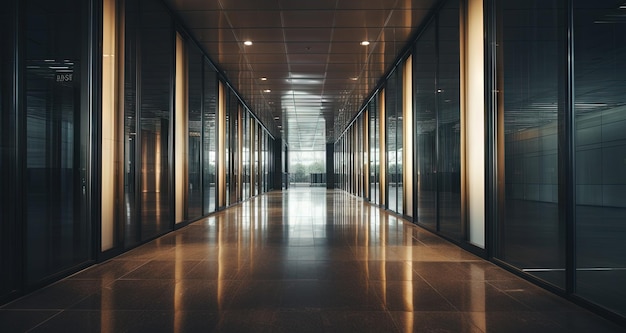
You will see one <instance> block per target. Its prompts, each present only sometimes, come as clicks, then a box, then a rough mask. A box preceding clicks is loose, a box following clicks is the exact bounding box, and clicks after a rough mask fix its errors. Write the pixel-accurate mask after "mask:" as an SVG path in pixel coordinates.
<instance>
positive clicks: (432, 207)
mask: <svg viewBox="0 0 626 333" xmlns="http://www.w3.org/2000/svg"><path fill="white" fill-rule="evenodd" d="M436 74H437V52H436V25H434V24H433V23H431V24H430V25H429V26H428V27H427V28H426V30H425V31H424V32H423V33H422V35H421V36H420V38H419V40H418V41H417V44H416V45H415V51H414V54H413V98H414V104H413V109H414V112H415V116H414V117H415V120H414V121H415V130H414V133H415V138H414V140H415V147H414V149H415V173H414V175H415V176H414V177H415V181H414V183H415V185H414V188H413V191H414V193H415V194H414V196H416V198H414V200H416V203H417V205H416V210H417V214H416V215H415V217H416V218H417V219H416V220H417V223H418V224H422V225H424V226H427V227H429V228H430V229H433V230H434V229H436V227H437V173H436V170H437V169H436V165H437V150H436V144H437V99H436V95H437V88H436Z"/></svg>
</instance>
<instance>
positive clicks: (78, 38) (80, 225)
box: [19, 0, 92, 285]
mask: <svg viewBox="0 0 626 333" xmlns="http://www.w3.org/2000/svg"><path fill="white" fill-rule="evenodd" d="M24 6H25V7H24V8H25V9H24V10H25V12H26V21H25V23H24V24H25V26H24V28H25V31H24V32H25V36H24V40H25V41H27V42H26V44H25V64H24V67H25V68H20V70H24V71H25V72H24V73H25V74H24V75H25V76H24V78H25V103H26V105H25V107H24V112H23V113H21V114H20V122H23V123H24V126H25V127H24V131H25V133H24V139H25V141H26V142H25V143H24V148H25V151H24V155H23V156H20V157H19V158H20V159H22V160H23V165H24V167H25V170H24V174H23V177H22V179H21V180H20V182H21V185H20V187H21V188H22V191H23V195H24V197H23V199H24V204H25V209H24V223H25V236H26V239H25V246H24V248H25V249H26V253H25V281H26V284H27V285H34V284H38V283H41V281H43V280H45V279H47V278H49V277H51V276H53V275H55V274H57V273H60V272H62V271H64V270H66V269H68V268H71V267H73V266H76V265H78V264H80V263H84V262H86V261H87V260H89V259H91V257H92V253H91V248H92V246H91V235H92V233H91V225H90V219H89V218H88V193H89V173H88V170H89V168H88V165H89V163H88V160H87V159H88V156H89V155H88V153H89V152H88V151H87V147H89V132H90V131H89V124H90V122H89V117H90V114H89V112H90V110H89V104H88V103H87V102H86V101H87V99H86V98H87V96H88V94H89V93H90V92H89V91H88V90H87V89H88V88H87V87H88V86H89V85H88V84H87V82H89V79H90V77H89V75H88V73H89V68H88V64H89V61H88V58H87V48H88V45H87V37H88V36H87V35H86V34H83V33H82V32H83V31H86V30H87V26H88V15H86V14H87V11H86V10H87V3H86V2H83V1H73V0H64V1H55V2H50V1H42V0H29V1H26V2H25V3H24ZM59 17H63V18H64V19H63V20H59V19H58V18H59Z"/></svg>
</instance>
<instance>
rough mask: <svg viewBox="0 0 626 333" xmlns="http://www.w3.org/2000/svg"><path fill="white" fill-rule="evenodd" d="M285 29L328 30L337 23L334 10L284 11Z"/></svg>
mask: <svg viewBox="0 0 626 333" xmlns="http://www.w3.org/2000/svg"><path fill="white" fill-rule="evenodd" d="M282 17H283V20H284V26H285V27H292V28H328V27H332V26H333V25H334V24H335V23H334V21H335V12H334V11H333V10H291V11H282Z"/></svg>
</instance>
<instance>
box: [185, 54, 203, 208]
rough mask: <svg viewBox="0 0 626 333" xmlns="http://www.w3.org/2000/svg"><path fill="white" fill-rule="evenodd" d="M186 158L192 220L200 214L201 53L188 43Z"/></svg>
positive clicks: (188, 205)
mask: <svg viewBox="0 0 626 333" xmlns="http://www.w3.org/2000/svg"><path fill="white" fill-rule="evenodd" d="M187 50H188V52H187V54H188V56H189V59H188V61H187V68H188V78H189V83H188V92H189V96H188V107H187V110H188V111H189V114H188V116H187V120H188V126H189V128H188V131H187V135H188V139H187V144H188V160H187V170H188V175H187V180H188V184H187V216H186V218H187V219H188V220H193V219H195V218H198V217H200V216H202V161H201V159H202V79H203V76H204V75H203V73H202V53H201V52H200V50H198V49H197V48H195V47H193V46H191V45H188V47H187Z"/></svg>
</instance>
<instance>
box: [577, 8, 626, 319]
mask: <svg viewBox="0 0 626 333" xmlns="http://www.w3.org/2000/svg"><path fill="white" fill-rule="evenodd" d="M624 13H625V10H624V3H623V2H619V1H618V2H616V1H607V0H602V1H589V0H575V1H574V55H575V61H576V63H575V66H574V69H575V71H574V87H575V90H574V96H575V104H574V110H573V111H574V127H575V129H576V131H575V164H574V167H575V170H576V174H575V183H576V187H575V191H576V192H575V193H576V195H575V200H576V206H575V212H576V213H575V220H576V225H575V228H576V232H575V234H576V240H575V242H576V243H575V244H576V293H577V294H578V295H579V296H580V297H583V298H585V299H588V300H590V301H592V302H594V303H596V304H599V305H601V306H603V307H605V308H607V309H609V310H611V311H614V312H617V313H619V314H620V315H622V316H626V286H625V285H624V283H621V282H619V281H626V269H625V267H626V257H625V256H624V253H626V242H624V240H625V239H626V223H624V221H626V200H624V198H626V95H625V94H624V92H625V91H626V68H625V67H624V65H623V59H626V24H625V23H626V20H624Z"/></svg>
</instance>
